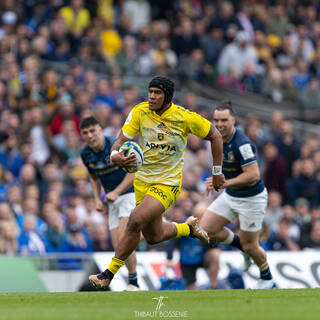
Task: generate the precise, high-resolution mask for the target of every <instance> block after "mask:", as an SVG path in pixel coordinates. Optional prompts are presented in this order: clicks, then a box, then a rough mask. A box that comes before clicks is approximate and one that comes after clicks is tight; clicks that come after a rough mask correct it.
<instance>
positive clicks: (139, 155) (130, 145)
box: [119, 141, 143, 173]
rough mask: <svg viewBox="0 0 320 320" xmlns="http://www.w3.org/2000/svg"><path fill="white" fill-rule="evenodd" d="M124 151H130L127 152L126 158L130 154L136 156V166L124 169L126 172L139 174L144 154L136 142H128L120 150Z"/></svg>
mask: <svg viewBox="0 0 320 320" xmlns="http://www.w3.org/2000/svg"><path fill="white" fill-rule="evenodd" d="M123 149H128V150H127V151H126V152H125V154H124V155H125V156H126V157H128V156H129V155H130V154H132V153H134V154H135V155H136V166H135V167H130V168H122V169H123V170H124V171H126V172H130V173H132V172H137V171H138V170H139V169H140V168H141V167H142V164H143V152H142V149H141V148H140V146H139V145H138V144H137V143H136V142H134V141H127V142H125V143H124V144H123V145H122V146H121V147H120V149H119V151H122V150H123Z"/></svg>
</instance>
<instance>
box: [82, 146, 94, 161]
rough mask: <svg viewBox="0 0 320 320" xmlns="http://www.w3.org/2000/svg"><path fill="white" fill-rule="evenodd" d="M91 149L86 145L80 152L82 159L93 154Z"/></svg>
mask: <svg viewBox="0 0 320 320" xmlns="http://www.w3.org/2000/svg"><path fill="white" fill-rule="evenodd" d="M91 152H92V151H91V148H90V147H89V146H88V145H85V146H84V147H83V148H82V149H81V150H80V156H81V158H82V159H85V158H86V156H88V155H89V154H91Z"/></svg>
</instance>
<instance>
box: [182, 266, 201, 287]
mask: <svg viewBox="0 0 320 320" xmlns="http://www.w3.org/2000/svg"><path fill="white" fill-rule="evenodd" d="M203 267H204V265H203V263H202V262H201V263H198V264H191V265H187V264H181V272H182V276H183V279H184V282H185V284H186V286H189V285H191V284H194V283H196V272H197V270H198V269H199V268H203Z"/></svg>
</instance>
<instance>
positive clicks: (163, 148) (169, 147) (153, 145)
mask: <svg viewBox="0 0 320 320" xmlns="http://www.w3.org/2000/svg"><path fill="white" fill-rule="evenodd" d="M146 147H148V148H150V149H159V150H161V151H177V150H176V147H175V146H174V145H170V144H166V143H162V144H161V143H153V142H151V143H149V142H147V143H146Z"/></svg>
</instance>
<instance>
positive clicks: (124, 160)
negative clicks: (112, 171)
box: [110, 131, 136, 168]
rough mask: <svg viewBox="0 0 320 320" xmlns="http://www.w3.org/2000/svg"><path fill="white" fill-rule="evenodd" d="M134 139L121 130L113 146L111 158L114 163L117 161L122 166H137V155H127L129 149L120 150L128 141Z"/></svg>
mask: <svg viewBox="0 0 320 320" xmlns="http://www.w3.org/2000/svg"><path fill="white" fill-rule="evenodd" d="M129 140H132V139H129V138H127V137H126V136H125V135H124V134H123V132H122V131H121V132H120V134H119V136H118V139H117V140H116V141H115V143H114V144H113V145H112V148H111V155H110V160H111V162H112V163H115V164H116V165H117V166H119V167H120V168H128V167H134V166H135V163H134V162H135V160H136V156H135V155H134V154H131V155H129V156H128V157H126V156H125V155H124V154H125V152H126V151H127V149H123V150H122V151H120V152H119V149H120V147H121V146H122V145H123V144H124V143H125V142H126V141H129Z"/></svg>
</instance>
